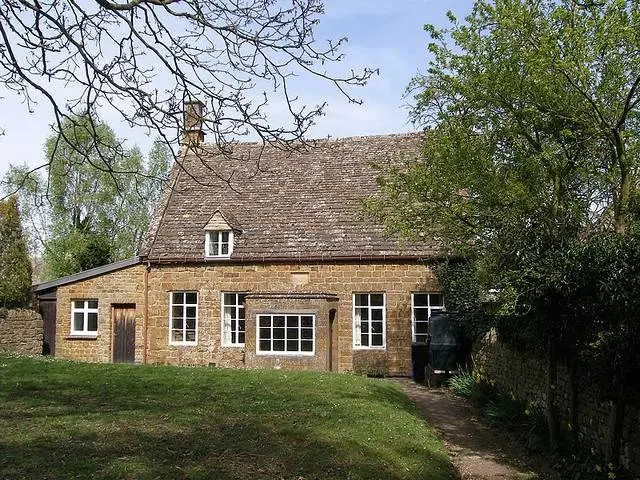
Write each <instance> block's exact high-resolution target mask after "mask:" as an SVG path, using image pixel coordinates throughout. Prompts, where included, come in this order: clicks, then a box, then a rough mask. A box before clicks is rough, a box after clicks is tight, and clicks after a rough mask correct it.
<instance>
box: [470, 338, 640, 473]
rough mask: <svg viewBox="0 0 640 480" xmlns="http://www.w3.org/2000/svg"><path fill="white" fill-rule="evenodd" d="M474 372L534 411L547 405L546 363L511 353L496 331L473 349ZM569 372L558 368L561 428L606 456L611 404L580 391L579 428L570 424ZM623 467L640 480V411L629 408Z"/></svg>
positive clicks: (590, 391)
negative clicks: (571, 430)
mask: <svg viewBox="0 0 640 480" xmlns="http://www.w3.org/2000/svg"><path fill="white" fill-rule="evenodd" d="M473 359H474V369H475V371H476V372H477V373H479V374H480V375H481V376H483V377H484V378H486V379H488V380H489V381H491V382H493V383H495V384H496V385H497V386H499V387H500V388H502V389H503V390H505V391H507V392H510V393H511V394H512V395H513V396H515V397H516V398H518V399H520V400H522V401H524V402H526V403H527V405H530V406H532V407H539V408H544V406H545V405H546V394H545V391H546V361H545V360H544V359H543V358H536V357H534V356H530V355H526V354H524V353H522V352H516V351H513V350H510V349H509V348H507V347H505V346H504V345H502V344H500V342H498V340H497V337H496V334H495V332H494V331H492V332H490V333H488V334H487V335H486V337H485V338H484V339H483V340H482V341H481V342H479V343H478V344H477V345H476V346H475V348H474V356H473ZM569 385H570V384H569V375H568V372H567V369H566V368H565V367H564V366H562V365H560V366H559V368H558V384H557V391H556V399H557V400H556V401H557V406H558V414H559V417H560V422H561V427H562V428H563V429H564V430H565V431H566V430H567V429H569V428H574V429H576V431H577V432H578V440H579V441H580V442H581V443H582V444H583V446H585V447H586V448H593V449H594V451H596V452H598V453H599V454H600V455H604V451H605V445H606V437H607V433H608V428H609V413H610V411H611V403H610V402H608V401H604V402H603V401H600V400H599V398H598V395H597V393H596V391H595V388H593V386H589V385H581V386H580V388H579V389H578V401H577V403H578V405H577V422H576V423H577V425H569V423H570V402H571V396H570V387H569ZM620 461H621V464H622V465H623V466H624V467H625V468H626V469H627V470H629V471H630V472H631V473H632V474H633V475H634V478H636V479H638V478H640V408H638V405H636V406H632V405H627V407H626V410H625V420H624V427H623V434H622V448H621V458H620Z"/></svg>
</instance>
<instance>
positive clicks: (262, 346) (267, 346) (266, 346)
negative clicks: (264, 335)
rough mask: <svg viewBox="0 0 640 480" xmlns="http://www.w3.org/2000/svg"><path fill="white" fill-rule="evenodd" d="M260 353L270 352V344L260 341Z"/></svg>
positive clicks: (267, 341) (266, 341)
mask: <svg viewBox="0 0 640 480" xmlns="http://www.w3.org/2000/svg"><path fill="white" fill-rule="evenodd" d="M260 351H262V352H269V351H271V342H270V341H269V340H260Z"/></svg>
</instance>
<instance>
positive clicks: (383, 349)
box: [353, 345, 387, 351]
mask: <svg viewBox="0 0 640 480" xmlns="http://www.w3.org/2000/svg"><path fill="white" fill-rule="evenodd" d="M386 349H387V347H386V346H384V347H360V346H355V345H354V347H353V350H377V351H385V350H386Z"/></svg>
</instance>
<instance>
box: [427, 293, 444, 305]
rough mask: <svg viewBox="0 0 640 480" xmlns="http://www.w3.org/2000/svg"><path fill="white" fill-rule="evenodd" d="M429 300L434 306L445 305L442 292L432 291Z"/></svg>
mask: <svg viewBox="0 0 640 480" xmlns="http://www.w3.org/2000/svg"><path fill="white" fill-rule="evenodd" d="M429 300H430V301H431V306H432V307H442V306H444V295H442V294H441V293H432V294H430V295H429Z"/></svg>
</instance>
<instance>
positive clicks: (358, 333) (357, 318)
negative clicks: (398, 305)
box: [351, 292, 387, 350]
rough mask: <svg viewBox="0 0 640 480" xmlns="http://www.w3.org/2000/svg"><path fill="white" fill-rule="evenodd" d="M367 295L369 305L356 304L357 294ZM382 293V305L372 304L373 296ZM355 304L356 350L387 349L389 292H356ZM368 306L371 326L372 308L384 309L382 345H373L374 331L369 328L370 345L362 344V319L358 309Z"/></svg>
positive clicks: (354, 337)
mask: <svg viewBox="0 0 640 480" xmlns="http://www.w3.org/2000/svg"><path fill="white" fill-rule="evenodd" d="M358 295H367V297H368V299H367V306H364V307H363V306H358V307H357V306H356V296H358ZM372 295H382V305H377V306H372V305H371V296H372ZM351 300H352V302H351V303H352V305H353V310H352V314H353V348H354V349H355V350H386V348H387V294H386V293H385V292H355V293H354V294H353V297H352V299H351ZM364 308H366V309H367V311H368V318H369V319H368V320H366V321H367V322H368V323H369V327H370V326H371V312H372V310H374V309H375V310H382V345H373V346H372V345H371V336H372V333H373V332H372V331H371V328H369V345H362V335H361V333H362V320H361V319H360V316H359V312H358V309H364Z"/></svg>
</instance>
